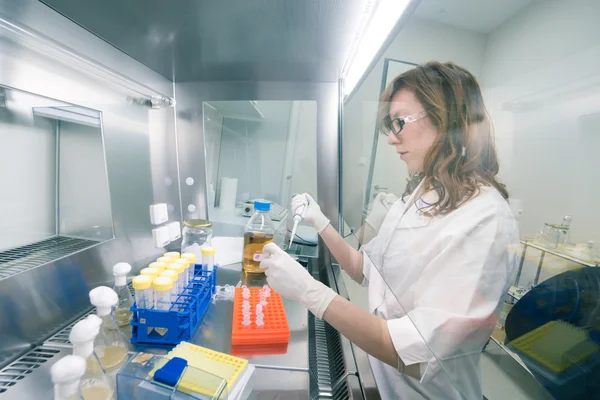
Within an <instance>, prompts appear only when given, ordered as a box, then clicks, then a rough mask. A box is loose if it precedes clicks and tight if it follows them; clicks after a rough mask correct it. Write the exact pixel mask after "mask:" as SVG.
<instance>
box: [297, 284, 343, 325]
mask: <svg viewBox="0 0 600 400" xmlns="http://www.w3.org/2000/svg"><path fill="white" fill-rule="evenodd" d="M336 295H337V294H336V293H335V292H334V291H333V289H331V288H330V287H327V286H325V285H324V284H323V283H321V282H319V281H316V280H315V282H314V283H313V284H312V285H311V287H310V288H309V289H308V290H307V291H306V292H305V293H304V295H303V296H302V304H303V305H304V307H306V308H308V310H309V311H310V312H311V313H313V314H314V315H315V316H316V317H317V318H323V314H325V310H327V307H329V304H331V302H332V301H333V299H334V298H335V296H336Z"/></svg>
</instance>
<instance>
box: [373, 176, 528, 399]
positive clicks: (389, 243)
mask: <svg viewBox="0 0 600 400" xmlns="http://www.w3.org/2000/svg"><path fill="white" fill-rule="evenodd" d="M417 190H418V189H417ZM417 190H415V193H416V192H417ZM436 199H437V195H436V194H435V192H429V193H427V194H425V195H424V196H422V198H420V199H414V194H413V196H411V197H410V198H409V199H407V201H406V203H405V202H403V201H402V200H398V201H397V202H396V203H395V204H394V205H393V206H392V208H391V209H390V211H389V212H388V214H387V215H386V217H385V219H384V220H383V223H382V225H381V228H380V230H379V233H378V234H377V236H376V237H375V238H374V239H373V240H372V241H371V242H369V243H368V244H367V245H365V246H364V247H363V254H364V260H365V261H364V265H363V274H364V277H365V282H364V283H366V284H368V292H369V311H370V312H372V313H374V314H375V315H377V316H380V317H382V318H384V319H385V320H387V321H388V330H389V333H390V337H391V339H392V341H393V343H394V347H395V349H396V351H397V353H398V355H399V357H400V359H401V360H402V361H403V363H404V364H405V365H413V364H417V363H418V364H419V369H420V372H421V379H420V381H419V380H418V379H415V378H412V377H410V376H407V375H403V374H401V373H399V372H398V371H397V370H396V369H394V368H392V367H390V366H389V365H387V364H385V363H383V362H381V361H379V360H377V359H375V358H373V357H370V362H371V367H372V369H373V373H374V375H375V379H376V382H377V386H378V388H379V391H380V393H381V396H382V398H383V399H402V400H404V399H423V398H426V399H454V398H456V399H458V398H461V396H460V395H459V394H458V392H457V390H458V391H459V392H460V393H461V394H462V396H464V398H466V399H477V400H480V399H481V398H482V391H481V374H480V369H479V359H480V355H481V351H482V349H483V346H484V344H485V343H486V341H487V340H488V339H489V337H490V334H491V332H492V330H493V328H494V325H495V322H496V315H497V314H498V312H499V308H500V304H501V300H502V298H503V296H504V294H505V293H506V292H507V290H508V288H509V286H510V283H511V282H512V280H513V279H514V276H515V273H516V270H517V260H518V257H517V254H516V253H515V252H514V251H511V249H514V247H513V245H514V244H516V243H518V241H519V237H518V230H517V224H516V222H515V219H514V217H513V215H512V212H511V210H510V207H509V205H508V202H507V201H506V200H504V198H502V196H501V195H500V193H499V192H498V191H497V190H496V189H494V188H489V187H483V186H482V187H481V188H480V192H479V194H478V195H477V196H476V197H474V198H472V199H470V200H469V201H467V202H465V203H464V204H463V205H461V206H460V207H459V208H458V209H456V210H454V211H453V212H451V213H449V214H447V215H439V216H433V217H431V216H428V215H426V214H424V213H422V212H421V211H419V210H418V209H417V207H419V208H421V209H422V208H423V207H425V206H426V205H427V204H431V203H432V202H433V201H435V200H436ZM455 387H456V388H455Z"/></svg>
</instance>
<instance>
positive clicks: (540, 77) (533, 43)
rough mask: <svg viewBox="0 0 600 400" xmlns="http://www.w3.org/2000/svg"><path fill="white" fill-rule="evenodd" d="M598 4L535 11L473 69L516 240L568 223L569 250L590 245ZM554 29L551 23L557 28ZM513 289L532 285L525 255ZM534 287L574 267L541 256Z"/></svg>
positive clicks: (597, 237)
mask: <svg viewBox="0 0 600 400" xmlns="http://www.w3.org/2000/svg"><path fill="white" fill-rule="evenodd" d="M598 15H600V2H598V1H596V0H574V1H568V2H567V1H545V2H535V3H533V5H532V6H530V7H529V8H527V9H525V10H524V11H523V12H521V13H519V14H518V15H516V16H515V17H513V18H511V19H510V20H509V21H507V22H506V23H505V24H503V25H502V26H501V27H500V28H499V29H497V30H496V31H495V32H493V33H492V34H491V35H490V36H489V39H488V42H487V47H486V52H485V58H484V63H483V67H482V78H481V80H482V85H483V87H484V88H485V99H486V102H487V107H488V110H489V112H490V115H491V118H492V120H493V122H494V126H495V131H496V138H497V140H496V143H497V146H498V151H499V155H500V161H501V165H502V169H501V177H502V179H503V180H504V181H506V183H507V185H508V188H509V190H510V194H511V196H512V197H513V198H514V199H518V200H519V209H520V211H521V212H520V215H519V222H520V230H521V234H524V235H534V234H535V233H536V232H538V231H539V230H541V229H542V228H543V226H544V223H545V222H548V223H560V222H561V220H562V217H563V216H565V215H568V214H569V215H572V217H573V222H572V224H571V233H570V241H571V242H572V243H584V242H587V241H588V240H594V241H595V243H596V248H598V243H600V230H599V229H598V227H599V226H600V213H599V212H598V201H597V199H598V197H599V196H600V186H599V185H598V182H600V160H599V159H598V157H597V152H598V149H599V148H600V135H598V132H599V131H600V72H599V70H598V65H600V42H599V41H598V38H599V37H600V27H599V26H598V23H597V16H598ZM557 21H560V24H558V25H557ZM528 252H529V254H528V257H527V261H526V263H525V265H524V270H523V276H522V278H521V283H522V284H524V285H526V284H527V283H530V282H532V281H533V280H534V277H535V272H536V269H537V268H536V267H537V266H536V262H537V259H538V258H539V253H538V252H536V251H535V250H531V249H530V250H528ZM544 264H545V268H544V269H543V270H542V272H541V275H540V281H543V280H544V279H546V278H548V277H550V276H552V275H554V274H556V273H559V272H562V271H564V269H565V268H573V267H577V265H574V264H567V263H566V262H565V261H564V260H561V259H558V258H556V257H552V256H549V257H547V259H546V260H545V263H544Z"/></svg>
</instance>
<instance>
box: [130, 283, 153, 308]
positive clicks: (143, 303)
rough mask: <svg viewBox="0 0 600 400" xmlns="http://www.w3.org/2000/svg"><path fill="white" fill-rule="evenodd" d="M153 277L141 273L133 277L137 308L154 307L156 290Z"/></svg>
mask: <svg viewBox="0 0 600 400" xmlns="http://www.w3.org/2000/svg"><path fill="white" fill-rule="evenodd" d="M152 280H153V278H152V277H150V276H148V275H139V276H136V277H135V278H133V282H132V286H133V289H134V290H135V305H136V307H137V308H147V309H148V308H153V307H154V291H153V290H152Z"/></svg>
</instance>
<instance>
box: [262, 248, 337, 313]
mask: <svg viewBox="0 0 600 400" xmlns="http://www.w3.org/2000/svg"><path fill="white" fill-rule="evenodd" d="M260 268H264V270H265V275H266V276H267V282H268V284H269V286H271V287H272V288H273V290H275V291H276V292H277V293H279V294H280V295H281V296H283V297H285V298H288V299H290V300H295V301H299V302H300V303H302V305H304V307H306V308H308V310H309V311H310V312H312V313H313V314H315V315H316V316H317V317H318V318H323V314H324V313H325V310H326V309H327V307H329V304H330V303H331V301H332V300H333V298H334V297H335V296H336V294H335V292H334V291H333V290H332V289H331V288H329V287H327V286H325V285H324V284H322V283H321V282H319V281H317V280H316V279H314V278H313V277H312V276H310V274H309V273H308V271H307V270H306V269H305V268H304V267H303V266H302V265H300V264H299V263H298V262H296V261H295V260H294V259H293V258H292V257H291V256H290V255H289V254H288V253H286V252H285V251H283V250H282V249H280V248H279V246H277V245H276V244H275V243H269V244H267V245H266V246H265V247H264V248H263V253H262V261H261V262H260Z"/></svg>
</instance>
